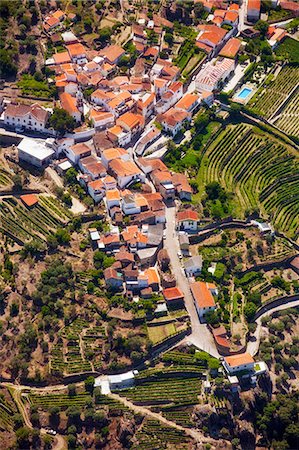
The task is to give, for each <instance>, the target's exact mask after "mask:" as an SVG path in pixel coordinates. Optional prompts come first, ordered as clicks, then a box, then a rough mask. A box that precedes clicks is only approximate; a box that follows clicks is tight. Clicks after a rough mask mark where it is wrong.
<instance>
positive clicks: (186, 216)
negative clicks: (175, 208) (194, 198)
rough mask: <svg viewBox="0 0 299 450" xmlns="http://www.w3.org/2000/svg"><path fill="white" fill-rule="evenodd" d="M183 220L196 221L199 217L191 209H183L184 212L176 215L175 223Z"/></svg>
mask: <svg viewBox="0 0 299 450" xmlns="http://www.w3.org/2000/svg"><path fill="white" fill-rule="evenodd" d="M184 220H194V221H198V220H199V216H198V213H197V212H196V211H193V210H192V209H185V210H184V211H180V212H178V213H177V221H178V222H183V221H184Z"/></svg>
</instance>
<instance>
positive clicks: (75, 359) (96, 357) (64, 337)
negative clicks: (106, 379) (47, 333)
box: [50, 319, 106, 375]
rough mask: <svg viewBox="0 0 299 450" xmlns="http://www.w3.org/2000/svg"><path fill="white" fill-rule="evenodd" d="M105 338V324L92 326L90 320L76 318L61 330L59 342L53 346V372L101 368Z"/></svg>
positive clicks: (79, 371)
mask: <svg viewBox="0 0 299 450" xmlns="http://www.w3.org/2000/svg"><path fill="white" fill-rule="evenodd" d="M105 339H106V331H105V327H104V326H94V327H91V326H90V323H89V322H87V321H85V320H83V319H76V320H75V321H74V322H73V323H72V324H71V325H69V326H67V327H65V328H63V329H62V330H61V332H60V333H59V339H58V341H57V343H56V344H54V345H53V347H52V350H51V356H50V367H51V372H52V373H53V374H56V375H72V374H75V373H82V372H90V371H94V370H98V369H100V368H101V360H102V345H103V342H104V341H105Z"/></svg>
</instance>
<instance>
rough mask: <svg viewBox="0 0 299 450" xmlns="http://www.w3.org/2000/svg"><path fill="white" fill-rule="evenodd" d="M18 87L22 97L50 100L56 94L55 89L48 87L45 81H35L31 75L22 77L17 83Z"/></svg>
mask: <svg viewBox="0 0 299 450" xmlns="http://www.w3.org/2000/svg"><path fill="white" fill-rule="evenodd" d="M18 87H19V88H20V89H21V91H22V94H23V95H32V96H34V97H41V98H52V97H54V95H55V92H56V89H55V87H50V86H49V85H48V83H47V82H46V81H36V80H35V78H34V77H32V76H31V75H23V76H22V79H21V80H20V81H19V82H18Z"/></svg>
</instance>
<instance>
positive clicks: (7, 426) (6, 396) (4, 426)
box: [0, 389, 17, 431]
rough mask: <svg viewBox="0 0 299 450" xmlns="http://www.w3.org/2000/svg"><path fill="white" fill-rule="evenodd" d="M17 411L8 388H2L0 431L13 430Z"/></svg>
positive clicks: (0, 394)
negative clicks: (14, 416)
mask: <svg viewBox="0 0 299 450" xmlns="http://www.w3.org/2000/svg"><path fill="white" fill-rule="evenodd" d="M16 413H17V408H16V405H15V403H14V402H13V401H12V398H11V396H10V393H9V392H8V391H7V390H6V389H0V431H12V429H13V424H14V421H13V415H14V414H16Z"/></svg>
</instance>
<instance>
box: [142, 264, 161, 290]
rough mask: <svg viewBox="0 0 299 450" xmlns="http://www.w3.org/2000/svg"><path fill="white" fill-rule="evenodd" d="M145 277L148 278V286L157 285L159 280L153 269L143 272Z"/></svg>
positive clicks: (156, 272) (155, 270)
mask: <svg viewBox="0 0 299 450" xmlns="http://www.w3.org/2000/svg"><path fill="white" fill-rule="evenodd" d="M144 273H145V275H146V276H147V278H148V284H149V286H150V285H152V284H159V282H160V278H159V275H158V271H157V269H156V268H155V267H150V268H149V269H146V270H145V271H144Z"/></svg>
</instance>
